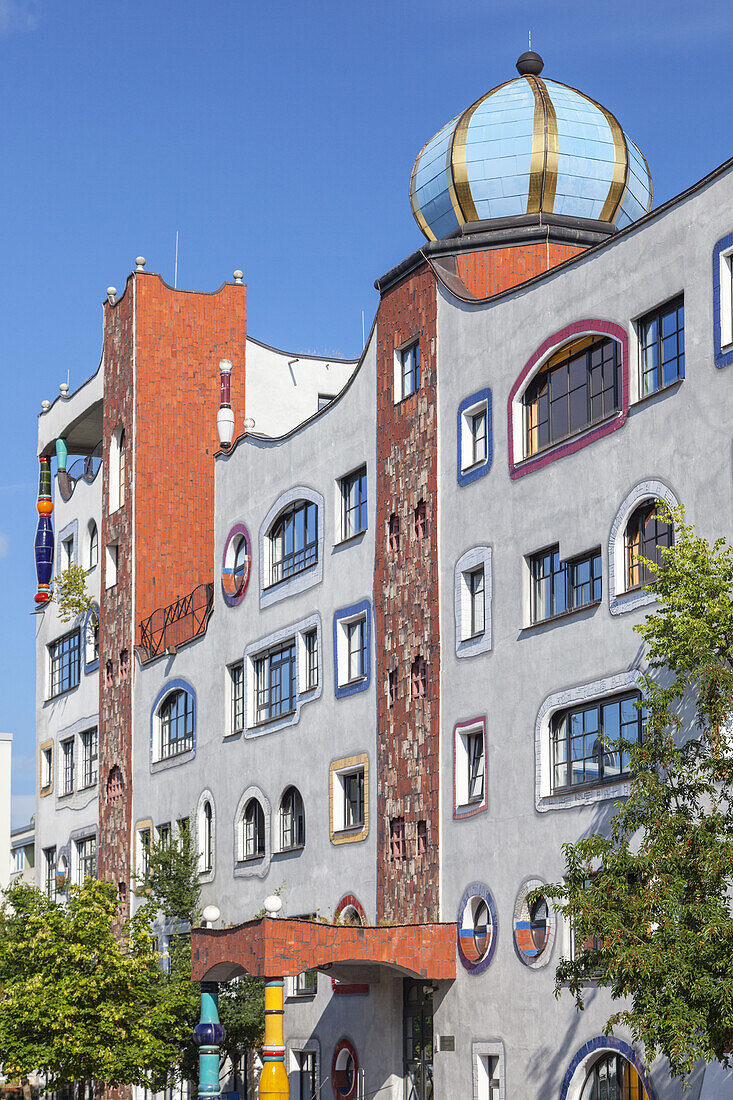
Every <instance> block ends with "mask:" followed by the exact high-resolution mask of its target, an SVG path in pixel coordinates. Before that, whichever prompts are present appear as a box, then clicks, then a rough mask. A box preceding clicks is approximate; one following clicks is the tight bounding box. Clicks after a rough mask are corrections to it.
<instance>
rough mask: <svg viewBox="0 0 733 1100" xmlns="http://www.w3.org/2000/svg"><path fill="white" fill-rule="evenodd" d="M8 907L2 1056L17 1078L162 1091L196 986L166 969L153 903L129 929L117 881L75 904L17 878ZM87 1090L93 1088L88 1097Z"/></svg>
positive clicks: (1, 985)
mask: <svg viewBox="0 0 733 1100" xmlns="http://www.w3.org/2000/svg"><path fill="white" fill-rule="evenodd" d="M5 899H6V900H5V902H4V903H3V905H2V907H1V908H0V991H1V992H0V1062H2V1064H3V1068H4V1072H5V1073H6V1074H8V1075H10V1076H19V1077H22V1076H26V1075H28V1074H29V1073H33V1072H37V1071H40V1072H43V1073H46V1074H47V1075H48V1078H49V1085H48V1087H49V1088H52V1089H53V1088H55V1087H57V1086H58V1085H60V1084H63V1083H69V1082H72V1081H77V1082H80V1083H81V1084H82V1087H83V1085H84V1083H85V1082H88V1081H92V1080H96V1081H103V1082H106V1083H107V1084H111V1085H117V1084H122V1083H125V1084H137V1085H142V1086H147V1087H148V1088H154V1089H158V1088H161V1087H162V1086H163V1085H164V1084H165V1083H166V1081H167V1080H168V1079H169V1077H170V1072H171V1067H172V1066H174V1065H175V1063H176V1061H177V1059H178V1043H179V1042H180V1040H181V1039H182V1038H183V1036H184V1034H185V1032H186V1029H187V1028H188V1026H189V1025H188V1020H187V1017H186V992H187V991H186V990H185V988H184V987H183V986H182V985H181V984H180V983H178V984H176V983H175V982H167V981H166V980H165V978H164V975H163V974H162V972H161V970H160V966H159V957H158V950H157V941H156V938H155V935H154V933H153V930H152V927H151V917H152V913H151V910H150V907H142V908H141V909H140V910H138V912H137V913H136V914H135V916H134V917H132V918H131V920H129V921H127V922H125V923H124V924H123V926H122V929H121V931H120V930H119V924H118V919H119V909H118V906H119V898H118V896H117V891H116V889H115V888H114V886H113V885H112V884H110V883H104V882H99V881H96V880H93V879H87V881H86V882H85V883H84V885H83V886H73V887H71V889H70V891H69V899H68V904H67V905H61V904H60V903H58V902H56V901H53V900H51V899H50V898H48V897H46V895H45V894H43V893H42V892H41V891H40V890H37V889H36V888H35V887H32V886H28V885H25V884H22V883H17V884H15V885H13V886H11V887H10V888H9V889H8V890H7V891H5ZM81 1094H82V1095H84V1093H83V1092H82V1093H81Z"/></svg>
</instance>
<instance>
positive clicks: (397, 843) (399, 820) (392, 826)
mask: <svg viewBox="0 0 733 1100" xmlns="http://www.w3.org/2000/svg"><path fill="white" fill-rule="evenodd" d="M389 858H390V859H392V860H400V859H407V843H406V838H405V819H404V817H395V818H393V819H392V821H390V823H389Z"/></svg>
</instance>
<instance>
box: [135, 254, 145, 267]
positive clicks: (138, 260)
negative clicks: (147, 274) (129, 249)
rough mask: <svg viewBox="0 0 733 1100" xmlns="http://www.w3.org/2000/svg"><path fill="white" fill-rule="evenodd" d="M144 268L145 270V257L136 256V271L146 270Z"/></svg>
mask: <svg viewBox="0 0 733 1100" xmlns="http://www.w3.org/2000/svg"><path fill="white" fill-rule="evenodd" d="M144 270H145V257H144V256H136V257H135V271H144Z"/></svg>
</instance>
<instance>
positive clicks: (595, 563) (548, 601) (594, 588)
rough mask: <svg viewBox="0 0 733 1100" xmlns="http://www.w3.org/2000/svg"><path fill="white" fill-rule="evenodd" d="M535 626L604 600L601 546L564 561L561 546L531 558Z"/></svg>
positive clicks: (532, 607) (551, 547)
mask: <svg viewBox="0 0 733 1100" xmlns="http://www.w3.org/2000/svg"><path fill="white" fill-rule="evenodd" d="M529 566H530V573H531V584H532V594H531V615H532V622H533V623H540V622H543V621H544V620H545V619H552V618H554V617H555V616H556V615H563V614H565V613H566V612H568V611H576V610H578V608H581V607H587V606H588V605H590V604H594V603H598V602H599V601H600V599H601V585H602V580H601V551H600V547H598V548H597V549H595V550H591V551H590V552H589V553H588V554H584V555H582V556H581V557H578V558H573V559H572V560H571V561H561V559H560V548H559V546H557V545H555V546H550V547H548V549H547V550H541V551H540V552H539V553H538V554H533V555H532V556H531V558H530V559H529Z"/></svg>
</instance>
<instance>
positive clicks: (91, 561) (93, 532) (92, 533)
mask: <svg viewBox="0 0 733 1100" xmlns="http://www.w3.org/2000/svg"><path fill="white" fill-rule="evenodd" d="M98 563H99V532H98V531H97V525H96V523H95V522H94V520H91V521H90V523H89V552H88V554H87V569H94V568H95V566H96V565H97V564H98Z"/></svg>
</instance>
